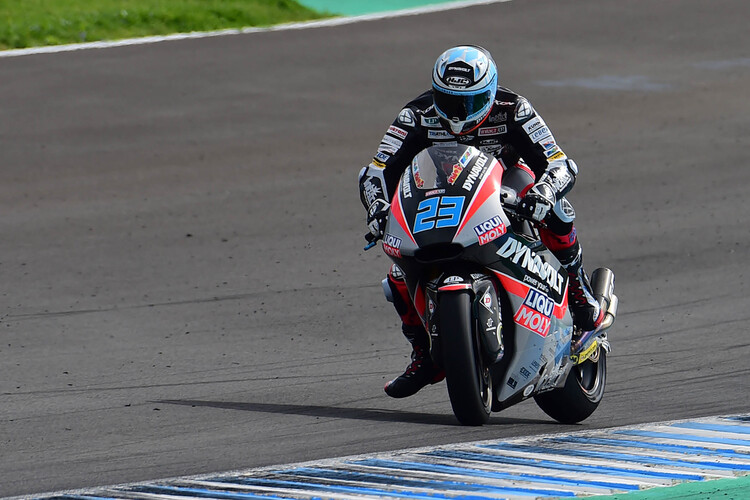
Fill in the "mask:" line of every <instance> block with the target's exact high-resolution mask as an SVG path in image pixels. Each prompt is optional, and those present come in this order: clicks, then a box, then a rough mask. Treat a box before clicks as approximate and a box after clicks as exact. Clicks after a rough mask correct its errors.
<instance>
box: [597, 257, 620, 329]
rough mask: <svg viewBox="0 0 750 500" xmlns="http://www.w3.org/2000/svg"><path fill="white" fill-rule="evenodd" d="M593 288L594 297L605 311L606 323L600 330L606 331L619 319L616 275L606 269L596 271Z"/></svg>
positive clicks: (603, 323) (603, 322)
mask: <svg viewBox="0 0 750 500" xmlns="http://www.w3.org/2000/svg"><path fill="white" fill-rule="evenodd" d="M591 288H592V289H593V291H594V297H595V298H596V300H598V301H599V304H601V306H602V309H604V321H602V324H601V326H600V327H599V330H600V331H601V330H606V329H607V328H609V327H610V326H612V324H613V323H614V322H615V318H616V317H617V305H618V302H619V301H618V300H617V295H615V273H613V272H612V270H611V269H607V268H606V267H600V268H597V269H594V272H593V273H591Z"/></svg>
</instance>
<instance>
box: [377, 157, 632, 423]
mask: <svg viewBox="0 0 750 500" xmlns="http://www.w3.org/2000/svg"><path fill="white" fill-rule="evenodd" d="M503 176H504V169H503V166H502V165H501V163H500V162H499V161H498V160H496V159H495V158H494V157H493V156H490V155H486V154H484V153H482V152H480V151H479V150H478V149H476V148H473V147H470V146H463V145H447V146H446V145H435V146H431V147H429V148H427V149H425V150H423V151H422V152H420V153H419V154H418V155H417V156H416V157H415V158H414V159H413V161H412V163H411V165H410V167H409V168H407V169H406V170H405V171H404V173H403V175H402V176H401V179H400V181H399V185H398V188H397V191H396V192H395V193H394V196H393V199H392V203H391V207H390V214H389V217H388V222H387V224H386V226H385V232H384V235H383V238H382V248H383V251H384V252H385V253H386V254H387V255H388V256H389V257H390V259H391V260H393V262H394V263H396V264H397V265H398V267H400V268H401V270H402V271H403V272H404V274H405V280H406V284H407V287H408V290H409V294H410V296H411V298H412V301H413V303H414V305H415V307H416V309H417V312H418V313H419V315H420V317H421V320H422V323H423V324H424V327H425V329H426V330H427V332H428V333H429V338H430V355H431V357H432V359H433V361H434V362H435V363H436V364H437V365H438V366H440V367H441V368H442V369H444V370H445V374H446V383H447V386H448V395H449V398H450V402H451V406H452V408H453V413H454V414H455V416H456V417H457V419H458V420H459V422H461V423H462V424H464V425H482V424H484V423H486V422H487V421H488V420H489V416H490V413H491V412H492V411H500V410H502V409H504V408H508V407H510V406H512V405H514V404H517V403H519V402H521V401H523V400H525V399H528V398H530V397H533V398H534V400H535V402H536V403H537V405H539V407H540V408H541V409H542V410H543V411H544V412H545V413H546V414H547V415H549V416H550V417H552V418H553V419H555V420H557V421H559V422H562V423H577V422H580V421H582V420H584V419H586V418H587V417H589V416H590V415H591V414H592V413H593V412H594V411H595V410H596V408H597V406H598V405H599V402H600V401H601V399H602V396H603V393H604V386H605V383H606V377H607V354H608V353H609V352H610V344H609V341H608V340H607V330H608V329H609V328H610V327H611V326H612V324H613V323H614V321H615V317H616V315H617V305H618V300H617V296H616V295H615V294H614V274H613V273H612V271H611V270H609V269H606V268H599V269H596V270H595V271H594V272H593V273H592V275H591V283H592V288H593V290H594V294H595V296H596V298H597V300H599V302H600V304H601V306H602V307H603V310H604V311H605V319H604V321H603V322H602V324H601V326H599V327H598V328H597V329H596V330H593V331H589V332H581V331H577V330H575V329H574V326H573V319H572V316H571V312H570V311H569V309H568V298H567V296H568V294H567V286H568V275H567V272H566V271H565V269H564V268H563V267H562V265H561V264H560V262H559V261H558V260H557V259H556V258H555V257H554V255H553V254H552V253H551V252H550V251H549V250H548V249H547V248H546V247H545V246H544V245H543V244H542V242H541V241H540V239H539V237H538V236H539V235H538V231H537V230H536V228H535V226H533V225H532V224H530V223H529V222H528V221H526V220H524V219H522V218H521V217H519V216H517V215H516V214H515V211H514V208H515V206H516V204H517V202H518V200H519V197H518V195H517V193H518V192H521V191H522V189H520V188H519V186H515V187H514V186H512V185H509V184H512V183H508V182H506V183H505V185H504V182H503V181H504V179H503ZM368 241H369V242H370V243H369V244H368V246H367V247H365V249H369V248H371V247H372V246H374V245H375V243H376V242H375V239H374V238H368ZM384 290H385V291H386V296H388V291H389V288H388V287H387V286H384ZM391 299H392V298H391Z"/></svg>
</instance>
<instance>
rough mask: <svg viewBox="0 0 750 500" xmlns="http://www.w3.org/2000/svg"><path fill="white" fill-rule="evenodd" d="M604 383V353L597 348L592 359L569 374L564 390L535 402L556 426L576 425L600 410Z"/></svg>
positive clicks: (537, 398)
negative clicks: (554, 421)
mask: <svg viewBox="0 0 750 500" xmlns="http://www.w3.org/2000/svg"><path fill="white" fill-rule="evenodd" d="M606 382H607V353H606V351H605V350H604V348H603V347H601V346H600V347H599V350H598V352H597V354H596V355H595V356H592V358H589V359H588V360H586V361H584V362H583V363H581V364H580V365H576V366H574V367H573V368H572V369H571V370H570V373H569V374H568V378H567V379H566V381H565V385H564V386H563V387H561V388H560V389H554V390H552V391H549V392H543V393H541V394H538V395H536V396H534V401H536V404H537V405H538V406H539V408H541V409H542V411H544V413H546V414H547V415H549V416H550V417H552V418H554V419H555V420H557V421H558V422H560V423H563V424H577V423H578V422H581V421H583V420H585V419H587V418H588V417H589V416H591V414H592V413H594V410H596V408H597V407H598V406H599V402H600V401H601V400H602V396H604V386H605V384H606Z"/></svg>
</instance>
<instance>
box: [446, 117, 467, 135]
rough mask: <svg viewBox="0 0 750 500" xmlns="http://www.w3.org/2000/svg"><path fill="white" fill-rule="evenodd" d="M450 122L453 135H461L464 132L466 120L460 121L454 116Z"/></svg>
mask: <svg viewBox="0 0 750 500" xmlns="http://www.w3.org/2000/svg"><path fill="white" fill-rule="evenodd" d="M449 123H450V126H451V132H452V133H453V135H460V134H461V133H462V132H463V129H464V123H465V122H462V121H459V120H458V119H457V118H454V119H452V120H451V121H450V122H449Z"/></svg>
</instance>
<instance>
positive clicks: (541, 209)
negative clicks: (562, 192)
mask: <svg viewBox="0 0 750 500" xmlns="http://www.w3.org/2000/svg"><path fill="white" fill-rule="evenodd" d="M555 202H556V200H555V190H554V189H553V188H552V186H550V185H549V184H547V183H546V182H537V183H536V184H534V186H533V187H532V188H531V189H529V192H528V193H526V196H524V197H523V199H522V200H521V202H520V203H519V204H518V207H517V208H516V213H517V214H518V215H520V216H521V217H523V218H525V219H529V220H533V221H536V222H541V221H543V220H544V219H545V218H546V217H547V214H549V211H550V210H551V209H552V207H553V206H554V205H555Z"/></svg>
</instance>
